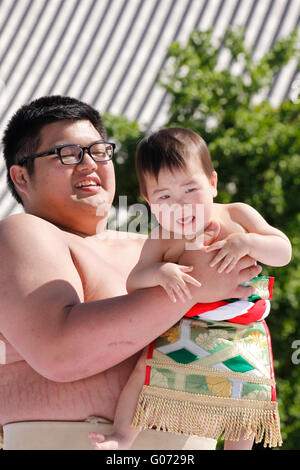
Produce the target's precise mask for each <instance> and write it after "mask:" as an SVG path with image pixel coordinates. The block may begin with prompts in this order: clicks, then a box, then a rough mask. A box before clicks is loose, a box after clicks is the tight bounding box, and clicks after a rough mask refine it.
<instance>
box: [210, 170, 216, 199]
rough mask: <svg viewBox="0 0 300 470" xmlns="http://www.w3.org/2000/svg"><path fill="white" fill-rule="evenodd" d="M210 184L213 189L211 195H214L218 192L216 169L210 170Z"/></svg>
mask: <svg viewBox="0 0 300 470" xmlns="http://www.w3.org/2000/svg"><path fill="white" fill-rule="evenodd" d="M210 184H211V187H212V190H213V193H212V194H213V197H216V196H217V194H218V173H217V172H216V171H213V172H212V175H211V179H210Z"/></svg>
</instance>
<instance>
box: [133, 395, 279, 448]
mask: <svg viewBox="0 0 300 470" xmlns="http://www.w3.org/2000/svg"><path fill="white" fill-rule="evenodd" d="M161 392H162V393H161ZM188 398H192V400H188ZM132 425H133V426H135V427H137V428H139V429H153V428H156V429H157V430H158V431H168V432H173V433H175V434H185V435H196V436H200V437H208V438H212V439H218V438H219V437H221V438H222V439H226V440H227V439H228V440H232V441H238V440H239V439H240V438H241V433H242V431H243V432H244V435H243V439H251V438H252V437H253V436H254V437H255V442H256V443H258V442H261V441H262V440H263V439H264V447H267V446H269V447H277V446H281V445H282V439H281V434H280V420H279V414H278V410H277V403H276V402H264V401H259V400H239V399H230V398H227V399H226V398H221V399H218V397H213V396H206V395H200V394H189V393H187V392H177V391H176V390H167V389H160V388H157V387H149V386H144V387H143V390H142V392H141V394H140V397H139V400H138V405H137V409H136V414H135V416H134V419H133V423H132Z"/></svg>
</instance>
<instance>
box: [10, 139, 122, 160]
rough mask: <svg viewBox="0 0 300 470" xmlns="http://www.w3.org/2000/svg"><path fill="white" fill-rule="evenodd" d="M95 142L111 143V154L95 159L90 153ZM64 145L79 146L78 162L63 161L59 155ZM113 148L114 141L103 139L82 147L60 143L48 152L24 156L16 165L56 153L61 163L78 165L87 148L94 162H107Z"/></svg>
mask: <svg viewBox="0 0 300 470" xmlns="http://www.w3.org/2000/svg"><path fill="white" fill-rule="evenodd" d="M95 144H109V145H111V146H112V156H111V157H110V158H106V159H105V160H95V159H94V157H93V156H92V154H91V147H92V146H93V145H95ZM66 147H76V148H80V150H81V156H80V158H79V160H78V162H75V163H64V162H63V157H62V156H61V153H60V151H61V149H63V148H66ZM115 148H116V144H115V143H114V142H106V141H105V140H97V141H96V142H93V143H92V144H91V145H89V146H88V147H82V146H81V145H77V144H68V145H62V146H61V147H56V148H55V149H53V150H51V151H49V152H42V153H37V154H35V155H29V156H27V157H24V158H22V159H21V160H20V161H19V162H18V165H24V164H25V163H26V162H27V160H35V159H36V158H40V157H48V156H50V155H58V157H59V159H60V162H61V164H62V165H78V164H79V163H81V162H82V160H83V158H84V154H85V151H86V150H87V153H88V154H89V156H90V157H91V158H92V159H93V160H94V162H97V163H102V162H109V161H110V160H112V159H113V156H114V152H115Z"/></svg>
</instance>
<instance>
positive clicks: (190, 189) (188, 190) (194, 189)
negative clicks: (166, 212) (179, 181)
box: [186, 188, 196, 193]
mask: <svg viewBox="0 0 300 470" xmlns="http://www.w3.org/2000/svg"><path fill="white" fill-rule="evenodd" d="M193 191H196V188H188V189H187V190H186V192H187V193H191V192H193Z"/></svg>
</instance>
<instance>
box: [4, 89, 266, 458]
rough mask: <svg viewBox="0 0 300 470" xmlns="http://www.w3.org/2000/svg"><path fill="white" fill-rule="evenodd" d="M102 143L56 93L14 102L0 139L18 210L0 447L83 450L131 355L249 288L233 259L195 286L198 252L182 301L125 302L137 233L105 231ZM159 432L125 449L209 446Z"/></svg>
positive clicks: (107, 180) (108, 150)
mask: <svg viewBox="0 0 300 470" xmlns="http://www.w3.org/2000/svg"><path fill="white" fill-rule="evenodd" d="M106 140H107V138H106V135H105V130H104V128H103V124H102V121H101V118H100V116H99V114H98V113H97V111H95V110H94V109H93V108H91V107H90V106H88V105H86V104H84V103H81V102H79V101H77V100H74V99H71V98H66V97H57V96H56V97H45V98H40V99H39V100H36V101H34V102H33V103H31V104H29V105H27V106H24V107H22V108H21V109H20V110H19V111H18V112H17V113H16V114H15V115H14V116H13V118H12V119H11V121H10V123H9V124H8V127H7V129H6V132H5V135H4V140H3V144H4V157H5V159H6V165H7V170H8V181H9V185H10V188H11V190H12V192H13V194H14V196H15V197H16V198H17V200H18V201H19V202H21V203H22V204H23V206H24V209H25V214H18V215H13V216H11V217H8V218H7V219H5V220H3V221H1V223H0V259H1V271H0V273H1V274H0V299H1V304H0V369H1V372H0V390H1V393H0V424H1V425H2V426H3V429H4V449H74V448H75V449H88V448H92V447H91V444H90V441H89V439H88V432H89V431H93V430H94V431H97V432H105V433H106V434H107V432H108V431H109V426H110V424H109V422H110V421H111V420H113V417H114V411H115V406H116V403H117V400H118V396H119V394H120V391H121V390H122V387H123V385H124V384H125V383H126V381H127V379H128V377H129V375H130V373H131V371H132V369H133V367H134V365H135V363H136V360H137V358H138V356H139V351H140V350H141V349H142V348H144V346H146V345H147V344H149V343H150V342H151V341H152V340H153V339H154V338H155V337H157V336H159V335H160V334H161V333H163V332H164V331H166V330H167V329H168V328H169V327H171V326H172V325H173V324H174V323H176V322H177V321H178V320H180V318H181V317H182V315H183V314H184V313H185V312H186V311H187V310H188V309H189V308H190V307H191V306H192V305H193V304H194V303H196V302H198V301H199V302H208V301H214V300H219V299H223V298H228V297H247V296H248V295H250V294H251V293H252V288H246V287H238V286H239V284H241V283H242V282H244V281H247V280H250V279H251V278H252V277H254V276H256V275H257V274H259V272H260V270H261V268H260V267H259V266H256V265H254V264H253V260H251V259H248V258H247V259H246V258H245V259H243V260H242V262H241V263H240V264H239V267H238V269H236V270H235V271H233V272H232V273H231V274H218V273H217V272H216V270H215V269H213V268H210V269H209V270H207V269H206V271H205V282H204V276H203V273H201V265H202V266H203V265H204V263H205V266H206V265H207V257H210V256H211V254H204V253H203V254H202V255H201V258H200V256H197V258H198V261H197V263H198V264H197V266H194V275H195V277H198V279H201V282H202V287H201V289H196V288H194V290H193V292H192V293H193V299H192V300H190V301H188V302H186V303H185V304H184V305H183V304H182V303H181V302H177V303H175V304H174V303H172V302H171V301H170V300H169V298H168V296H167V295H166V294H165V292H164V291H163V289H162V288H160V287H155V288H149V289H143V290H140V291H136V292H134V293H132V294H130V295H127V292H126V279H127V276H128V274H129V272H130V271H131V269H132V268H133V266H134V265H135V264H136V262H137V261H138V258H139V254H140V251H141V248H142V245H143V242H144V237H142V236H140V237H137V236H135V237H129V236H128V237H127V238H126V239H118V238H117V237H115V236H114V233H113V232H109V231H106V222H107V216H108V212H109V208H110V206H111V204H112V201H113V198H114V193H115V177H114V168H113V160H112V156H113V150H114V148H113V147H114V146H113V145H112V144H111V143H105V142H106ZM94 144H95V145H94ZM70 146H71V147H70ZM72 146H75V147H72ZM76 146H77V147H76ZM79 146H81V147H79ZM33 157H34V158H33ZM105 231H106V235H107V236H106V237H104V238H103V237H97V235H96V234H97V233H104V232H105ZM191 255H192V252H186V254H185V255H184V256H185V259H184V258H183V259H182V262H184V263H189V264H191V261H189V259H188V258H189V256H191ZM216 284H217V285H218V288H217V289H216ZM91 417H98V418H91ZM106 420H107V423H106V422H105V421H106ZM101 421H103V423H101ZM160 434H164V436H163V437H165V436H166V435H165V433H158V432H157V431H145V432H142V433H141V435H140V437H139V438H138V439H137V441H136V443H135V447H134V449H147V448H150V449H158V448H161V449H181V448H185V449H201V448H214V446H215V443H214V442H212V440H210V439H206V440H205V439H200V438H195V439H193V438H187V437H183V436H175V435H170V434H168V435H167V439H165V440H164V439H162V436H160Z"/></svg>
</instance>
